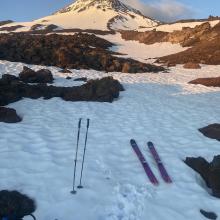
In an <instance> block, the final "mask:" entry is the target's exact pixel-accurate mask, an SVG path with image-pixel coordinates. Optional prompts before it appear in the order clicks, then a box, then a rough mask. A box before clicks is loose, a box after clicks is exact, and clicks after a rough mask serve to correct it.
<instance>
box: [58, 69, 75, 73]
mask: <svg viewBox="0 0 220 220" xmlns="http://www.w3.org/2000/svg"><path fill="white" fill-rule="evenodd" d="M59 72H60V73H72V71H70V70H68V69H62V70H60V71H59Z"/></svg>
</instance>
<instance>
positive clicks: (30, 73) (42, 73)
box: [19, 66, 53, 83]
mask: <svg viewBox="0 0 220 220" xmlns="http://www.w3.org/2000/svg"><path fill="white" fill-rule="evenodd" d="M19 78H20V80H21V81H23V82H25V83H52V82H53V75H52V73H51V71H50V70H47V69H41V70H38V71H37V72H35V71H34V70H32V69H30V68H28V67H26V66H24V67H23V71H22V72H21V73H20V74H19Z"/></svg>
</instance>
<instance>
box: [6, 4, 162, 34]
mask: <svg viewBox="0 0 220 220" xmlns="http://www.w3.org/2000/svg"><path fill="white" fill-rule="evenodd" d="M158 23H159V22H158V21H156V20H153V19H150V18H148V17H146V16H144V15H142V14H141V13H140V12H139V11H138V10H136V9H133V8H131V7H129V6H127V5H125V4H123V3H121V2H120V1H119V0H77V1H76V2H74V3H72V4H70V5H69V6H67V7H65V8H63V9H61V10H59V11H57V12H56V13H54V14H52V15H50V16H46V17H43V18H40V19H37V20H35V21H33V22H14V23H11V24H8V25H5V26H2V27H11V26H15V25H22V26H24V27H21V28H18V29H17V30H16V32H18V31H19V32H20V31H28V30H30V28H31V27H32V26H33V25H36V24H41V25H45V26H47V25H50V24H54V25H57V26H58V27H59V28H61V29H92V30H103V31H109V30H136V29H138V28H140V27H142V28H149V27H154V26H157V25H158Z"/></svg>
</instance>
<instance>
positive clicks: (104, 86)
mask: <svg viewBox="0 0 220 220" xmlns="http://www.w3.org/2000/svg"><path fill="white" fill-rule="evenodd" d="M120 91H124V88H123V86H122V85H121V84H120V83H119V82H118V81H117V80H114V79H113V78H112V77H106V78H103V79H99V80H90V81H88V82H87V83H86V84H84V85H82V86H75V87H55V86H47V84H45V83H41V84H36V85H30V84H28V83H24V82H22V81H20V78H18V77H16V76H12V75H9V74H6V75H3V76H2V79H0V106H5V105H8V104H10V103H13V102H16V101H19V100H21V99H22V98H31V99H38V98H41V97H43V98H44V99H50V98H53V97H60V98H62V99H63V100H66V101H97V102H113V100H114V99H116V98H118V97H119V93H120ZM20 121H21V118H20V117H19V116H18V115H17V114H16V111H15V110H14V109H10V108H5V107H0V122H6V123H16V122H20Z"/></svg>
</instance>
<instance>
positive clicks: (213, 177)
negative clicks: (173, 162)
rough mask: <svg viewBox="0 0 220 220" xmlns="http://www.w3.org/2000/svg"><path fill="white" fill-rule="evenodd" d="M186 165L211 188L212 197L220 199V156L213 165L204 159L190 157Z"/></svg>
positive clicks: (214, 159)
mask: <svg viewBox="0 0 220 220" xmlns="http://www.w3.org/2000/svg"><path fill="white" fill-rule="evenodd" d="M185 163H186V164H187V165H188V166H189V167H191V168H192V169H193V170H195V171H196V172H198V173H199V174H200V175H201V177H202V178H203V179H204V181H205V182H206V185H207V187H209V188H211V190H212V195H213V196H215V197H217V198H220V155H217V156H215V157H214V158H213V160H212V162H211V163H208V162H207V161H206V160H205V159H204V158H202V157H198V158H190V157H188V158H186V160H185Z"/></svg>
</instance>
